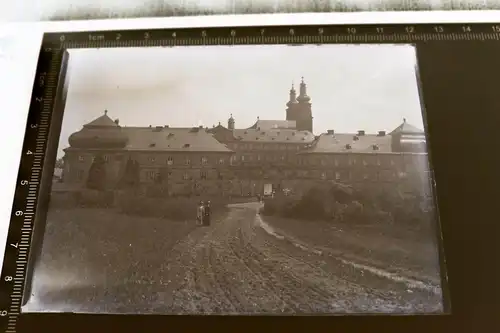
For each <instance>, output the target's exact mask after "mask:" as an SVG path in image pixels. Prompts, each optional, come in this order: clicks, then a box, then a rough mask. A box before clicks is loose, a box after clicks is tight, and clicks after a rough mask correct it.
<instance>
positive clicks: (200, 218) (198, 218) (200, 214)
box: [196, 201, 205, 225]
mask: <svg viewBox="0 0 500 333" xmlns="http://www.w3.org/2000/svg"><path fill="white" fill-rule="evenodd" d="M204 215H205V206H204V205H203V201H200V204H199V205H198V208H197V216H196V224H198V225H202V224H203V216H204Z"/></svg>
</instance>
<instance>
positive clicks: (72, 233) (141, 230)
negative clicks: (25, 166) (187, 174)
mask: <svg viewBox="0 0 500 333" xmlns="http://www.w3.org/2000/svg"><path fill="white" fill-rule="evenodd" d="M194 228H196V226H195V221H191V220H187V221H171V220H166V219H159V218H145V217H136V216H127V215H124V214H119V213H117V212H116V211H114V210H111V209H109V210H106V209H90V208H74V209H64V210H58V209H53V210H50V211H49V213H48V218H47V227H46V232H45V237H44V244H43V250H42V258H41V267H42V270H55V271H62V270H64V271H71V272H72V274H78V275H80V276H81V278H82V279H85V278H89V279H91V278H92V277H96V276H103V277H105V279H106V281H107V282H109V284H114V283H115V282H116V283H123V282H125V281H124V279H125V280H128V279H130V280H135V279H140V280H147V279H149V278H152V277H153V276H154V275H155V274H156V273H157V271H158V270H159V269H160V268H161V263H162V258H163V256H162V255H161V254H162V253H165V254H167V253H168V251H169V250H170V249H171V248H172V247H173V246H174V245H175V243H176V242H177V241H178V240H180V239H182V238H184V237H186V235H188V234H189V232H191V231H192V230H193V229H194ZM145 274H147V276H146V275H145ZM35 279H36V276H35Z"/></svg>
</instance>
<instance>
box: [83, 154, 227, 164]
mask: <svg viewBox="0 0 500 333" xmlns="http://www.w3.org/2000/svg"><path fill="white" fill-rule="evenodd" d="M91 158H92V160H93V159H94V158H95V157H93V156H92V157H91ZM103 158H104V161H106V162H108V161H109V159H110V158H109V156H108V155H104V156H103ZM78 160H79V161H80V162H83V161H85V156H83V155H80V156H78ZM148 161H149V162H150V163H157V162H160V163H161V162H162V161H163V159H159V158H157V157H155V156H150V157H149V158H148ZM191 161H192V159H191V158H188V157H186V158H184V159H183V160H182V162H181V163H182V164H184V165H190V164H191ZM200 162H201V164H202V165H208V164H209V163H208V162H209V158H208V157H206V156H201V157H200ZM166 164H167V165H173V164H174V158H173V157H172V156H169V157H167V159H166ZM217 164H219V165H223V164H224V159H223V158H219V159H218V160H217Z"/></svg>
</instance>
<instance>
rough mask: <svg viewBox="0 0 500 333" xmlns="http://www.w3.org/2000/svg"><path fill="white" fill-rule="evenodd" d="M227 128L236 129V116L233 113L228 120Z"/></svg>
mask: <svg viewBox="0 0 500 333" xmlns="http://www.w3.org/2000/svg"><path fill="white" fill-rule="evenodd" d="M227 128H228V129H230V130H234V118H233V114H232V113H231V116H230V117H229V119H228V120H227Z"/></svg>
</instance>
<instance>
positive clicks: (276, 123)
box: [248, 119, 297, 131]
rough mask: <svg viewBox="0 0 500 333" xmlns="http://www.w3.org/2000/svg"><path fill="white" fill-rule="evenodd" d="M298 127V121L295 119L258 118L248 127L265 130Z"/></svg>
mask: <svg viewBox="0 0 500 333" xmlns="http://www.w3.org/2000/svg"><path fill="white" fill-rule="evenodd" d="M296 127H297V122H296V121H295V120H260V119H259V120H257V122H256V123H255V124H253V125H252V126H251V127H249V128H248V129H259V128H260V129H261V130H264V131H267V130H270V129H295V128H296Z"/></svg>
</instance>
